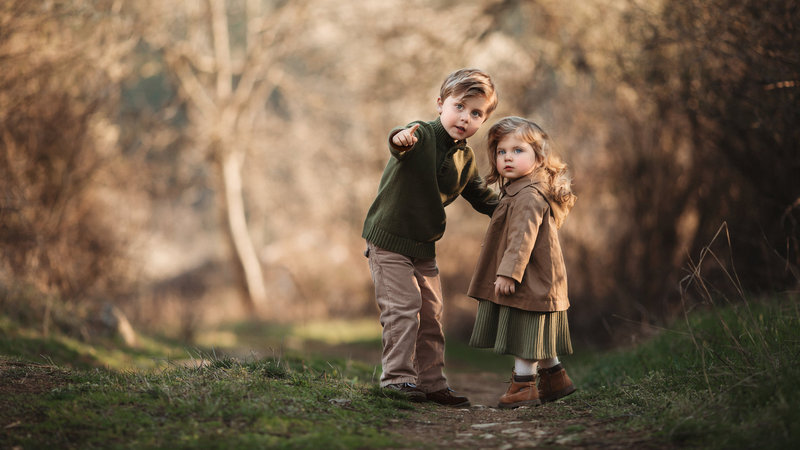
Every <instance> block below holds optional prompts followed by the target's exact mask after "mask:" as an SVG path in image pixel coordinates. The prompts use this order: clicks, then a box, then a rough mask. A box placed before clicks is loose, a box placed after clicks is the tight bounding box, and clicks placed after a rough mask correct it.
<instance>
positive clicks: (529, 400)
mask: <svg viewBox="0 0 800 450" xmlns="http://www.w3.org/2000/svg"><path fill="white" fill-rule="evenodd" d="M517 380H519V381H517ZM541 403H542V402H541V401H540V400H539V391H538V390H537V389H536V377H534V376H533V375H527V376H522V377H520V376H517V374H516V373H513V372H512V375H511V385H510V386H508V390H507V391H506V393H505V394H503V396H502V397H500V402H499V403H498V404H497V407H498V408H500V409H512V408H519V407H520V406H537V405H540V404H541Z"/></svg>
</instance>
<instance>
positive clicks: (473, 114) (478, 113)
mask: <svg viewBox="0 0 800 450" xmlns="http://www.w3.org/2000/svg"><path fill="white" fill-rule="evenodd" d="M482 115H483V114H481V112H480V111H472V116H473V117H478V118H479V117H481V116H482Z"/></svg>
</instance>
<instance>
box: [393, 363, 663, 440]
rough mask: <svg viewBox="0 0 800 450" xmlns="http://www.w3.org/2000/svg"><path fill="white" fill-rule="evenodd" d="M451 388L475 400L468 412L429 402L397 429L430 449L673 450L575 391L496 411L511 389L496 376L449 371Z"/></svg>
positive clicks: (401, 422)
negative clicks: (598, 411) (597, 412)
mask: <svg viewBox="0 0 800 450" xmlns="http://www.w3.org/2000/svg"><path fill="white" fill-rule="evenodd" d="M448 380H449V382H450V385H451V386H452V387H453V388H454V389H457V393H458V394H460V395H466V396H467V397H469V398H470V402H471V403H472V406H470V407H469V408H445V407H440V406H437V405H434V404H432V403H424V404H421V405H419V406H417V407H416V409H415V410H414V411H413V412H412V413H411V414H409V415H408V417H407V418H404V419H396V420H395V421H394V423H395V424H396V427H395V428H394V431H396V432H397V433H400V434H401V435H403V436H405V437H406V438H407V442H414V443H419V446H420V447H427V448H451V449H452V448H481V449H512V448H586V449H596V448H604V449H629V448H636V449H655V448H659V449H661V448H670V447H669V446H668V445H665V444H664V443H663V442H660V441H656V440H654V439H653V437H652V436H650V435H649V433H636V432H630V431H624V430H620V429H619V427H618V426H617V425H618V424H619V422H621V421H625V420H627V419H629V417H624V416H623V417H614V418H603V419H601V418H597V417H595V416H594V415H593V413H592V405H591V404H589V403H587V402H586V401H584V400H582V399H581V396H580V395H579V394H578V393H576V394H573V395H572V396H570V397H568V398H567V399H563V400H559V401H556V402H553V403H547V404H545V405H542V406H537V407H522V408H517V409H514V410H501V409H497V408H496V407H495V406H496V405H497V400H498V399H499V398H500V396H501V395H502V394H503V393H504V392H505V390H506V388H507V387H508V384H507V381H508V379H507V377H503V376H502V375H499V374H497V373H458V372H456V373H449V374H448Z"/></svg>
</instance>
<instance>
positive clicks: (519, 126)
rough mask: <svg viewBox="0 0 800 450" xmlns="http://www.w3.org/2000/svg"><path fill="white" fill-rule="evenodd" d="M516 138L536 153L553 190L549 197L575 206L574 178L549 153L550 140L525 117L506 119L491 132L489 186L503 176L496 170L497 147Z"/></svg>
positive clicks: (563, 165)
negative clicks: (511, 138) (508, 138)
mask: <svg viewBox="0 0 800 450" xmlns="http://www.w3.org/2000/svg"><path fill="white" fill-rule="evenodd" d="M513 134H516V135H517V136H518V137H519V138H520V139H522V140H523V141H525V142H527V143H528V144H530V145H531V147H532V148H533V151H534V153H536V162H537V163H539V164H540V165H539V167H538V168H537V169H536V170H537V171H540V170H542V171H544V172H545V173H546V175H547V181H548V184H549V186H550V193H551V195H552V197H553V199H554V200H555V201H557V202H558V203H562V204H563V203H574V202H575V194H574V193H573V192H572V186H571V185H572V178H571V177H570V174H569V171H568V170H567V165H566V163H564V162H562V161H561V158H559V157H558V156H556V155H554V154H553V152H552V150H551V149H550V137H549V136H548V135H547V133H545V132H544V130H542V128H541V127H540V126H539V125H537V124H535V123H534V122H531V121H530V120H527V119H523V118H522V117H514V116H511V117H504V118H502V119H500V120H499V121H498V122H497V123H496V124H494V125H492V127H491V128H489V136H488V139H489V146H488V148H487V155H488V156H489V167H490V172H489V175H488V176H487V177H486V182H487V183H489V184H491V183H495V182H499V181H500V180H501V179H502V178H503V176H502V175H500V172H499V171H498V170H497V164H496V161H495V160H496V158H495V157H496V155H497V145H498V144H499V143H500V141H502V140H503V138H504V137H506V136H509V135H513Z"/></svg>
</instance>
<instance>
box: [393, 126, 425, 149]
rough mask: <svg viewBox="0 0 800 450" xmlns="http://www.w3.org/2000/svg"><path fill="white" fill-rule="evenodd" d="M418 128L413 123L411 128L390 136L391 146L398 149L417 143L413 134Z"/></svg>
mask: <svg viewBox="0 0 800 450" xmlns="http://www.w3.org/2000/svg"><path fill="white" fill-rule="evenodd" d="M417 128H419V124H418V123H415V124H414V125H413V126H412V127H411V128H406V129H405V130H400V131H399V132H398V133H397V134H395V135H394V136H392V144H394V145H396V146H398V147H411V146H412V145H414V144H416V143H417V137H416V136H414V132H415V131H417Z"/></svg>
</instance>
